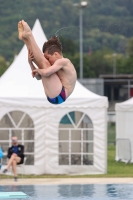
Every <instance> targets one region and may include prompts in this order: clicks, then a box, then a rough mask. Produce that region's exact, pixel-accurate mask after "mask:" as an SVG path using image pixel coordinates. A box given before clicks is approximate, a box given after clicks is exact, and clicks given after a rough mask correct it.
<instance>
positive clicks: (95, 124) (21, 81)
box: [0, 20, 108, 174]
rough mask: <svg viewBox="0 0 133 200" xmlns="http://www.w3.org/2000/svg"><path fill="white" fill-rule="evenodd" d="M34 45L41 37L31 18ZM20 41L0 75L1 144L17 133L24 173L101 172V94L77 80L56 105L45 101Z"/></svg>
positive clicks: (104, 102) (104, 128)
mask: <svg viewBox="0 0 133 200" xmlns="http://www.w3.org/2000/svg"><path fill="white" fill-rule="evenodd" d="M33 35H34V37H35V40H36V41H37V44H38V45H39V47H40V48H41V47H42V44H43V42H44V41H45V40H46V37H45V35H44V33H43V31H42V28H41V25H40V23H39V21H38V20H37V21H36V23H35V25H34V28H33ZM26 57H27V50H26V47H25V46H24V47H23V49H22V50H21V52H20V54H19V55H18V56H17V58H16V59H15V60H14V62H13V63H12V65H11V66H10V67H9V69H8V70H7V71H6V72H5V73H4V75H3V76H2V77H1V79H0V139H1V145H3V149H4V150H5V151H6V149H7V147H8V146H10V145H11V142H10V139H11V136H12V135H13V134H14V135H17V136H18V139H19V142H20V143H22V144H24V146H25V154H26V157H27V163H26V164H27V165H25V173H28V174H43V173H46V174H97V173H99V174H102V173H106V172H107V155H106V154H107V107H108V102H107V98H106V97H102V96H99V95H96V94H94V93H92V92H90V91H89V90H87V89H86V88H85V87H83V86H82V85H81V84H80V83H79V82H78V81H77V83H76V86H75V89H74V92H73V93H72V95H71V96H70V97H69V98H68V99H67V100H66V102H64V103H63V104H60V105H52V104H50V103H49V102H48V101H47V99H46V96H45V94H44V90H43V87H42V83H41V81H37V80H36V79H33V78H32V77H31V71H30V67H29V65H28V62H27V59H26Z"/></svg>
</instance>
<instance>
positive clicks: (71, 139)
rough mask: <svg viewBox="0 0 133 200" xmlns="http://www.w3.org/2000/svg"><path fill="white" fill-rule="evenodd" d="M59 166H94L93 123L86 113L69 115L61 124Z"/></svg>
mask: <svg viewBox="0 0 133 200" xmlns="http://www.w3.org/2000/svg"><path fill="white" fill-rule="evenodd" d="M59 165H93V123H92V120H91V119H90V118H89V116H87V115H86V114H85V113H82V112H79V111H72V112H69V113H67V114H66V115H65V116H64V117H63V118H62V119H61V121H60V124H59Z"/></svg>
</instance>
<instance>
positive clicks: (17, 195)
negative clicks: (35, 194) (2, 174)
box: [0, 192, 29, 199]
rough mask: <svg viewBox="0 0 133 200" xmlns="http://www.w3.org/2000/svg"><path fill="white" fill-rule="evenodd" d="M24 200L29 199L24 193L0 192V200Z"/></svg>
mask: <svg viewBox="0 0 133 200" xmlns="http://www.w3.org/2000/svg"><path fill="white" fill-rule="evenodd" d="M16 198H18V199H24V198H25V199H26V198H29V196H28V195H27V194H25V193H24V192H0V199H16Z"/></svg>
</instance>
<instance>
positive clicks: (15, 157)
mask: <svg viewBox="0 0 133 200" xmlns="http://www.w3.org/2000/svg"><path fill="white" fill-rule="evenodd" d="M7 157H8V158H9V161H8V164H7V167H6V169H4V170H3V173H6V172H7V171H8V169H9V168H10V166H12V171H13V173H14V181H17V170H16V165H19V164H23V162H24V146H23V145H21V144H18V139H17V137H16V136H13V137H12V146H11V147H9V148H8V154H7Z"/></svg>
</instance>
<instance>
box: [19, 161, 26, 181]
mask: <svg viewBox="0 0 133 200" xmlns="http://www.w3.org/2000/svg"><path fill="white" fill-rule="evenodd" d="M26 159H27V158H26V157H24V162H23V163H22V164H20V165H17V168H19V169H21V176H22V178H23V176H24V166H25V163H26Z"/></svg>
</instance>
